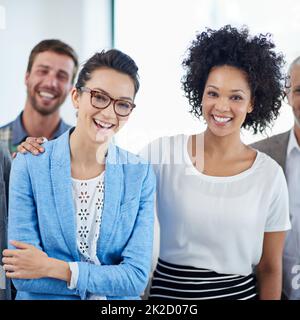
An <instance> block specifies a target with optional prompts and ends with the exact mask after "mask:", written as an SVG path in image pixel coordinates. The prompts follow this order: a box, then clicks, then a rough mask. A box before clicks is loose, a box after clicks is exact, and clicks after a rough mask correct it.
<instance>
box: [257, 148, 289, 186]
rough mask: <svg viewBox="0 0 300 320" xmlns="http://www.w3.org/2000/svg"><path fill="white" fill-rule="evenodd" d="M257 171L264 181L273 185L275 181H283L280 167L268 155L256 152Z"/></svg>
mask: <svg viewBox="0 0 300 320" xmlns="http://www.w3.org/2000/svg"><path fill="white" fill-rule="evenodd" d="M258 157H259V159H258V161H257V169H258V171H259V172H260V173H261V175H262V177H263V179H264V180H266V181H269V182H270V183H271V184H273V183H274V182H275V181H276V180H277V179H279V180H282V178H283V179H285V177H284V172H283V169H282V167H281V166H280V165H279V164H278V163H277V161H276V160H274V159H273V158H271V157H270V156H269V155H268V154H266V153H264V152H261V151H258Z"/></svg>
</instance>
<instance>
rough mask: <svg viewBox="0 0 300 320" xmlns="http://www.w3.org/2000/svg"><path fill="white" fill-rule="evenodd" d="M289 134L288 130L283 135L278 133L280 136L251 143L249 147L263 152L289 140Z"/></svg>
mask: <svg viewBox="0 0 300 320" xmlns="http://www.w3.org/2000/svg"><path fill="white" fill-rule="evenodd" d="M289 134H290V130H289V131H286V132H283V133H280V134H276V135H274V136H272V137H269V138H266V139H263V140H260V141H257V142H255V143H252V144H251V145H250V146H251V147H252V148H255V149H258V150H262V151H263V150H266V149H269V148H271V147H272V146H274V145H275V144H278V143H281V142H284V141H287V140H288V138H289Z"/></svg>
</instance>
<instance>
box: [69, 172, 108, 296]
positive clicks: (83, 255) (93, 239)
mask: <svg viewBox="0 0 300 320" xmlns="http://www.w3.org/2000/svg"><path fill="white" fill-rule="evenodd" d="M72 193H73V201H74V204H75V210H76V232H77V248H78V251H79V255H80V259H81V261H85V262H89V263H93V264H97V265H100V264H101V262H100V261H99V259H98V257H97V241H98V239H99V233H100V225H101V217H102V211H103V205H104V172H102V173H101V174H100V175H99V176H98V177H96V178H93V179H88V180H78V179H74V178H72ZM69 266H70V269H71V273H72V276H71V281H70V285H69V286H68V288H69V289H75V288H76V285H77V281H78V275H79V269H78V264H77V263H76V262H70V263H69ZM88 299H89V300H104V299H106V298H105V297H100V296H96V295H90V296H89V298H88Z"/></svg>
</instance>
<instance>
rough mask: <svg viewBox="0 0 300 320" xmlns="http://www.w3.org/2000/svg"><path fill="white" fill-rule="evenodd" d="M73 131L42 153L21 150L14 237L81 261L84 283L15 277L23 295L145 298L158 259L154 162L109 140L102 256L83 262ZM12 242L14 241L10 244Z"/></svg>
mask: <svg viewBox="0 0 300 320" xmlns="http://www.w3.org/2000/svg"><path fill="white" fill-rule="evenodd" d="M69 134H70V131H67V132H66V133H64V134H63V135H62V136H60V137H59V138H58V139H56V140H53V141H50V142H47V143H46V144H45V145H44V147H45V152H44V153H43V154H41V155H39V156H33V155H31V154H29V153H28V154H25V155H23V154H18V156H17V158H16V159H15V160H14V161H13V164H12V172H11V177H10V190H9V222H8V239H10V240H19V241H23V242H26V243H29V244H33V245H34V246H36V247H37V248H40V249H41V250H43V251H45V252H46V253H47V254H48V256H49V257H52V258H57V259H60V260H64V261H67V262H71V261H76V262H78V265H79V277H78V282H77V287H76V289H74V290H70V289H68V287H67V283H66V282H65V281H62V280H58V279H53V278H41V279H33V280H31V279H24V280H23V279H15V280H13V283H14V285H15V287H16V289H17V290H18V293H17V299H72V300H77V299H85V298H86V297H87V294H88V293H93V294H97V295H100V296H106V297H107V299H139V296H140V295H141V294H142V293H143V290H144V289H145V287H146V285H147V282H148V276H149V272H150V267H151V258H152V242H153V221H154V214H153V212H154V192H155V176H154V173H153V171H152V168H151V166H150V165H149V164H147V163H145V162H143V161H142V160H141V159H140V158H138V157H137V156H135V155H133V154H131V153H129V152H127V151H124V150H122V149H120V148H118V147H117V146H115V145H113V144H110V146H109V149H108V155H107V159H106V168H105V195H104V208H103V213H102V223H101V227H100V236H99V240H98V243H97V256H98V258H99V260H100V261H101V263H102V265H100V266H99V265H94V264H90V263H88V262H80V257H79V253H78V250H77V244H76V218H75V210H74V203H73V199H72V185H71V162H70V146H69ZM10 248H12V247H11V246H10Z"/></svg>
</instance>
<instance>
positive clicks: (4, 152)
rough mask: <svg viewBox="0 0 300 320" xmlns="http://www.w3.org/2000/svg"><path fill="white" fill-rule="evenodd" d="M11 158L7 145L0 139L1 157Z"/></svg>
mask: <svg viewBox="0 0 300 320" xmlns="http://www.w3.org/2000/svg"><path fill="white" fill-rule="evenodd" d="M4 158H10V155H9V151H8V148H7V145H6V144H5V143H4V142H1V141H0V159H4Z"/></svg>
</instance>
